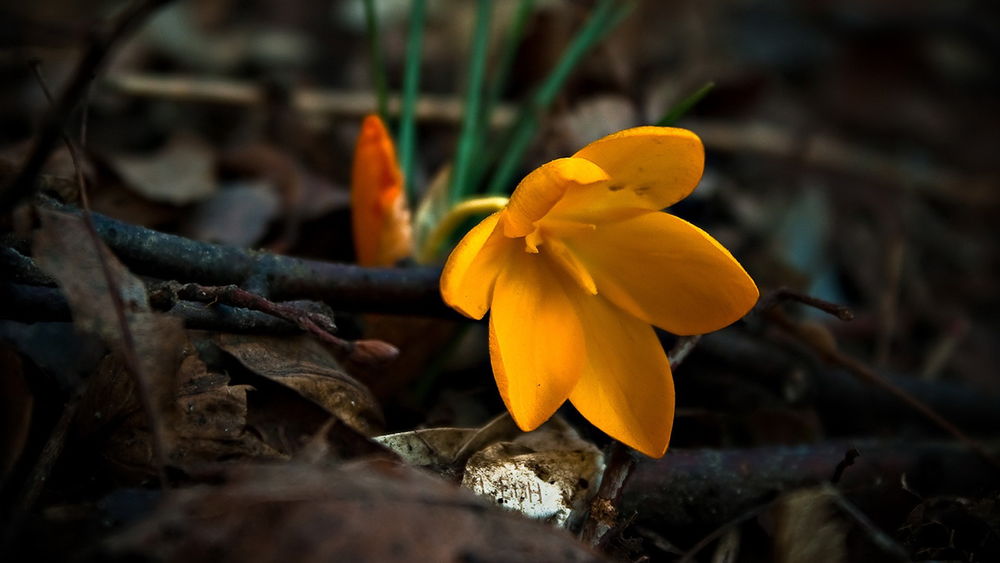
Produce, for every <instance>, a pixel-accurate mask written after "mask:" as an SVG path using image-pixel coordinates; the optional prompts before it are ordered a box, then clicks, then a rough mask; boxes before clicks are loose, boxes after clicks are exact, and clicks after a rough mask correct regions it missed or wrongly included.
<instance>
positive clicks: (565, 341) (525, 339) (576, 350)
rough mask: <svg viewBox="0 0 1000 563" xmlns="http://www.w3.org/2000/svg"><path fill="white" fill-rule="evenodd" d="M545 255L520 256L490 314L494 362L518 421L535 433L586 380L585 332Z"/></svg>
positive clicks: (564, 286)
mask: <svg viewBox="0 0 1000 563" xmlns="http://www.w3.org/2000/svg"><path fill="white" fill-rule="evenodd" d="M561 275H562V273H561V272H559V271H557V270H555V266H554V265H552V264H550V263H549V262H548V258H547V257H545V256H544V255H540V254H529V253H526V252H516V253H512V254H511V259H510V261H509V262H508V265H507V267H506V268H505V269H504V270H503V272H501V273H500V278H499V279H498V280H497V283H496V288H495V289H494V291H493V303H492V312H491V313H490V360H491V361H492V363H493V375H494V377H495V378H496V382H497V388H498V389H499V391H500V396H501V397H502V398H503V401H504V404H506V405H507V410H509V411H510V414H511V416H512V417H513V418H514V422H516V423H517V425H518V426H519V427H520V428H521V429H522V430H525V431H528V430H533V429H535V428H537V427H538V426H539V425H540V424H542V423H543V422H545V421H546V420H548V419H549V417H550V416H552V414H553V413H555V412H556V409H558V408H559V406H560V405H561V404H562V403H563V402H564V401H565V400H566V398H567V397H568V396H569V393H570V391H571V390H572V389H573V386H574V385H575V384H576V382H577V380H578V379H579V377H580V372H581V370H582V369H583V364H584V348H583V346H584V344H583V328H582V326H581V325H580V319H579V317H578V316H577V313H576V310H575V308H574V304H573V302H572V301H571V300H570V297H569V296H568V295H567V293H566V289H571V290H572V291H575V292H578V293H579V294H580V295H583V292H580V291H579V290H578V289H577V288H576V287H575V286H571V285H569V283H570V282H569V281H568V280H566V281H565V282H564V281H563V280H562V279H561Z"/></svg>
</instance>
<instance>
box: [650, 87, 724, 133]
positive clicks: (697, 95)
mask: <svg viewBox="0 0 1000 563" xmlns="http://www.w3.org/2000/svg"><path fill="white" fill-rule="evenodd" d="M712 88H715V82H707V83H705V85H704V86H702V87H701V88H698V89H697V90H695V92H694V93H693V94H691V95H690V96H688V97H686V98H684V99H683V100H681V101H680V102H678V103H677V104H676V105H675V106H674V107H672V108H670V111H668V112H667V115H664V116H663V117H662V118H660V120H659V121H657V122H656V125H657V126H659V127H672V126H673V124H674V123H677V120H678V119H680V118H682V117H684V115H685V114H687V112H689V111H691V108H693V107H694V106H695V104H697V103H698V102H700V101H701V100H702V98H704V97H705V96H707V95H708V93H709V92H711V91H712Z"/></svg>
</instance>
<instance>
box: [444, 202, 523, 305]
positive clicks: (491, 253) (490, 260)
mask: <svg viewBox="0 0 1000 563" xmlns="http://www.w3.org/2000/svg"><path fill="white" fill-rule="evenodd" d="M499 220H500V212H497V213H494V214H493V215H490V216H489V217H487V218H485V219H483V220H482V222H480V223H479V224H478V225H476V226H475V227H473V228H472V230H470V231H469V232H468V233H466V234H465V236H464V237H462V240H461V241H459V243H458V245H457V246H456V247H455V250H453V251H452V252H451V255H450V256H448V261H447V262H446V263H445V265H444V270H443V271H442V272H441V297H442V298H443V299H444V302H445V303H447V304H448V305H449V306H450V307H452V308H454V309H456V310H458V312H460V313H462V314H463V315H465V316H467V317H471V318H473V319H477V320H478V319H481V318H483V315H485V314H486V311H487V310H488V309H489V308H490V300H491V299H492V298H493V286H494V284H495V283H496V280H497V276H498V275H499V274H500V270H501V269H502V268H503V267H504V265H505V264H506V262H507V260H508V254H509V253H510V252H511V251H512V250H514V246H515V242H514V241H512V240H511V239H508V238H506V237H504V236H503V234H502V233H501V232H500V230H499V229H497V223H498V222H499Z"/></svg>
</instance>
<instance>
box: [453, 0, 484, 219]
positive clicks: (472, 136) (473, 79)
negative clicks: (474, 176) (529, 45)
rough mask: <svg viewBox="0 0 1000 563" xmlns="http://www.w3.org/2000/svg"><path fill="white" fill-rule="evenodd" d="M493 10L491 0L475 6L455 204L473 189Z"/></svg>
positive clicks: (454, 175) (458, 156)
mask: <svg viewBox="0 0 1000 563" xmlns="http://www.w3.org/2000/svg"><path fill="white" fill-rule="evenodd" d="M492 7H493V5H492V3H491V2H490V1H489V0H478V2H476V29H475V31H474V32H473V34H472V53H471V55H470V57H469V59H470V61H469V78H468V80H469V84H468V89H467V91H466V95H465V115H464V116H463V117H462V133H461V135H460V137H459V139H458V151H457V152H458V154H456V155H455V170H454V173H453V174H452V176H451V190H449V194H448V195H449V196H450V200H451V201H452V202H454V201H457V200H459V199H461V198H462V196H464V195H465V194H467V193H469V192H470V191H472V186H470V185H469V182H468V177H469V174H468V172H469V167H470V162H471V160H472V158H473V156H474V155H475V154H476V148H477V147H478V145H479V142H478V141H479V123H480V120H479V118H480V103H481V101H482V91H483V71H484V69H485V67H486V51H487V47H488V45H489V37H490V36H489V30H490V11H491V9H492Z"/></svg>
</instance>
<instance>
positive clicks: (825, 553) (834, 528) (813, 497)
mask: <svg viewBox="0 0 1000 563" xmlns="http://www.w3.org/2000/svg"><path fill="white" fill-rule="evenodd" d="M835 494H837V493H836V492H835V491H831V490H828V489H825V488H823V487H816V488H810V489H802V490H801V491H796V492H794V493H790V494H788V495H787V496H786V497H785V498H784V499H783V500H782V501H781V502H780V503H779V504H778V505H777V506H776V507H775V509H774V517H775V519H774V520H775V526H774V544H775V545H774V554H775V559H776V560H777V561H779V562H782V563H791V562H793V561H830V562H837V561H847V560H848V557H847V531H848V530H847V526H846V525H845V524H844V522H842V521H841V520H840V519H839V518H838V517H837V515H836V513H835V510H834V504H833V498H834V497H833V495H835Z"/></svg>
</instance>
